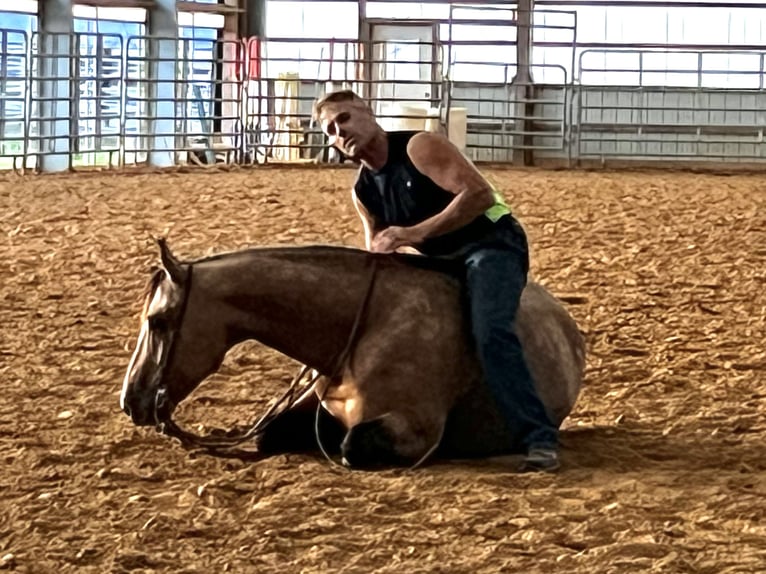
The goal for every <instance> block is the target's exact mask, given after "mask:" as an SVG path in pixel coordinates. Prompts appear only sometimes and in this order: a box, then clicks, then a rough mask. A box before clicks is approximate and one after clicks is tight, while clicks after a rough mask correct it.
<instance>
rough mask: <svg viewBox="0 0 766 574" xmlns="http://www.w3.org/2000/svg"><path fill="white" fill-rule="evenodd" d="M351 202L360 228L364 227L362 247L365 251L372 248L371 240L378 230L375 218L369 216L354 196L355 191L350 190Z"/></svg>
mask: <svg viewBox="0 0 766 574" xmlns="http://www.w3.org/2000/svg"><path fill="white" fill-rule="evenodd" d="M351 200H352V201H353V202H354V207H355V208H356V212H357V213H358V214H359V218H360V219H361V220H362V226H363V227H364V245H365V248H366V249H367V251H370V249H371V248H372V238H373V237H375V233H376V232H377V231H378V230H379V229H378V224H377V222H376V221H375V218H374V217H373V216H372V215H370V212H369V211H367V209H365V207H364V205H362V202H361V201H359V198H358V197H357V195H356V190H354V189H352V190H351Z"/></svg>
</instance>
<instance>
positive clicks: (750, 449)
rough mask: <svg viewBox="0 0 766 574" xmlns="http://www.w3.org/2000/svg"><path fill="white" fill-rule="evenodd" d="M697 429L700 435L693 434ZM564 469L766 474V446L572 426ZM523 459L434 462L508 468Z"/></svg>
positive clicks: (731, 436)
mask: <svg viewBox="0 0 766 574" xmlns="http://www.w3.org/2000/svg"><path fill="white" fill-rule="evenodd" d="M695 431H696V432H695ZM560 442H561V458H562V471H563V472H567V471H578V470H579V471H591V472H592V471H605V472H611V473H616V474H619V473H627V472H662V471H668V472H674V471H678V472H684V471H692V470H694V471H705V470H707V471H720V472H728V473H731V472H739V473H743V474H748V473H752V472H760V471H764V470H766V443H764V441H762V440H757V438H756V436H755V434H753V433H747V432H734V431H732V432H717V433H715V434H713V435H711V433H709V432H707V431H705V432H704V435H702V432H701V431H700V429H691V430H688V431H683V432H682V431H678V432H673V431H671V432H668V433H663V432H662V430H661V429H657V428H655V427H651V426H649V425H640V424H637V423H633V424H630V425H614V426H592V427H584V428H577V427H575V428H569V429H566V430H562V431H561V433H560ZM516 460H521V455H508V456H499V457H488V458H486V459H476V460H465V459H461V460H451V461H447V460H443V461H434V463H436V464H438V463H448V464H458V465H460V466H476V467H477V468H483V469H486V468H487V467H492V468H497V469H498V470H501V469H504V468H505V469H507V467H508V464H509V463H510V462H514V461H516Z"/></svg>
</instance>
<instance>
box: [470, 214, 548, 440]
mask: <svg viewBox="0 0 766 574" xmlns="http://www.w3.org/2000/svg"><path fill="white" fill-rule="evenodd" d="M513 224H514V226H515V229H516V230H517V232H515V233H513V232H508V233H506V232H505V230H504V231H503V233H504V234H505V235H506V237H507V241H504V242H503V243H507V246H506V245H503V244H497V243H495V244H492V245H486V246H477V247H476V248H475V249H473V250H471V251H470V252H469V253H468V255H467V256H466V258H465V271H466V287H467V295H468V303H469V306H470V311H471V327H472V331H473V336H474V342H475V345H476V349H477V352H478V355H479V360H480V362H481V364H482V367H483V369H484V378H485V380H486V383H487V385H488V386H489V389H490V391H491V394H492V396H493V397H494V399H495V402H496V403H497V406H498V409H499V410H500V413H501V414H502V415H503V416H504V418H505V420H506V421H507V423H508V427H509V431H510V432H512V433H513V435H514V436H515V437H518V439H520V441H521V444H522V446H523V447H524V448H525V449H526V450H529V448H531V447H541V448H557V446H558V429H557V427H556V426H555V425H554V424H553V423H552V422H551V420H550V418H549V417H548V414H547V413H546V411H545V407H544V406H543V403H542V401H541V400H540V397H539V396H538V394H537V391H536V389H535V387H534V383H533V382H532V375H531V374H530V372H529V369H528V368H527V364H526V361H525V360H524V354H523V352H522V348H521V342H520V341H519V338H518V337H517V336H516V333H515V331H514V329H513V323H514V320H515V317H516V311H517V310H518V308H519V302H520V298H521V292H522V291H523V289H524V286H525V285H526V282H527V270H528V268H529V253H528V249H527V242H526V237H525V236H524V232H523V231H522V230H521V226H519V225H518V223H516V222H515V221H514V222H513Z"/></svg>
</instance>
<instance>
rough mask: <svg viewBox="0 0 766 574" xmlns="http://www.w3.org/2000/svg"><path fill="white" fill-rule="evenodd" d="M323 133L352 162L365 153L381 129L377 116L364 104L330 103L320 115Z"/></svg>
mask: <svg viewBox="0 0 766 574" xmlns="http://www.w3.org/2000/svg"><path fill="white" fill-rule="evenodd" d="M319 123H320V125H321V127H322V131H323V132H324V133H325V134H326V135H327V137H328V138H330V145H333V146H335V147H336V148H338V149H339V150H340V151H342V152H343V153H344V154H345V155H347V156H348V157H349V158H351V159H352V160H355V159H358V158H359V156H360V154H362V153H364V150H365V148H366V146H367V145H368V144H369V143H370V141H372V139H373V137H374V136H375V134H376V133H377V131H378V130H379V129H380V126H378V124H377V122H376V121H375V116H373V115H372V112H371V111H370V110H369V108H368V107H367V106H366V105H365V104H364V103H362V102H357V101H348V102H329V103H327V104H325V106H323V108H322V111H321V112H320V113H319Z"/></svg>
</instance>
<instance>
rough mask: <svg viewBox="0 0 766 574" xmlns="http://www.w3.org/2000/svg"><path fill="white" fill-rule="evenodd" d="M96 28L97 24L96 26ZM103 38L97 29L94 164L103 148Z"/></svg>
mask: <svg viewBox="0 0 766 574" xmlns="http://www.w3.org/2000/svg"><path fill="white" fill-rule="evenodd" d="M96 25H97V26H98V24H96ZM104 56H105V51H104V36H103V34H100V33H98V29H97V31H96V54H95V57H96V86H95V88H96V93H95V95H96V125H95V126H94V127H95V129H94V130H93V131H94V136H95V138H94V145H93V154H94V161H95V163H98V152H100V151H101V148H102V147H103V140H102V138H101V136H102V129H101V128H102V125H101V122H102V121H103V117H102V113H101V106H102V100H103V98H102V89H103V88H102V86H103V84H104V79H103V78H104Z"/></svg>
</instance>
